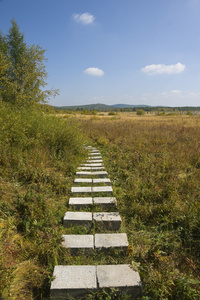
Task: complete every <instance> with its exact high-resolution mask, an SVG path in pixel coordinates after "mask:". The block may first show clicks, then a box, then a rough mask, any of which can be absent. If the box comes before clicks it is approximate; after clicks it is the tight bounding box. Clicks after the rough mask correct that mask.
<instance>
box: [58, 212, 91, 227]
mask: <svg viewBox="0 0 200 300" xmlns="http://www.w3.org/2000/svg"><path fill="white" fill-rule="evenodd" d="M63 225H64V227H70V226H77V225H81V226H86V227H91V226H92V213H91V212H82V211H81V212H79V211H67V212H66V213H65V216H64V219H63Z"/></svg>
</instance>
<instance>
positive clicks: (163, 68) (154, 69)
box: [142, 63, 185, 75]
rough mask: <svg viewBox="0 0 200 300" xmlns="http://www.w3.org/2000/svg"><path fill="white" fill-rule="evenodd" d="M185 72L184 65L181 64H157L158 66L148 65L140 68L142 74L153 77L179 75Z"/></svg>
mask: <svg viewBox="0 0 200 300" xmlns="http://www.w3.org/2000/svg"><path fill="white" fill-rule="evenodd" d="M184 70H185V65H183V64H181V63H177V64H175V65H168V66H167V65H164V64H158V65H155V64H153V65H148V66H146V67H144V68H142V72H144V73H147V74H149V75H155V74H169V75H171V74H179V73H181V72H183V71H184Z"/></svg>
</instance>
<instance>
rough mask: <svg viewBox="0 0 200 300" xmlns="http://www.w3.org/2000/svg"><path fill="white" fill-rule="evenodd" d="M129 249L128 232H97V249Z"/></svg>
mask: <svg viewBox="0 0 200 300" xmlns="http://www.w3.org/2000/svg"><path fill="white" fill-rule="evenodd" d="M110 247H114V248H116V249H122V250H127V247H128V239H127V235H126V233H107V234H106V233H99V234H95V249H102V248H110Z"/></svg>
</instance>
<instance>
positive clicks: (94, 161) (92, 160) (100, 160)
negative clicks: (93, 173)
mask: <svg viewBox="0 0 200 300" xmlns="http://www.w3.org/2000/svg"><path fill="white" fill-rule="evenodd" d="M102 162H103V159H88V160H86V163H102Z"/></svg>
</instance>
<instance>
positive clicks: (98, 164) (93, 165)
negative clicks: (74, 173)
mask: <svg viewBox="0 0 200 300" xmlns="http://www.w3.org/2000/svg"><path fill="white" fill-rule="evenodd" d="M82 166H83V167H102V166H103V164H102V163H90V164H82Z"/></svg>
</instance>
